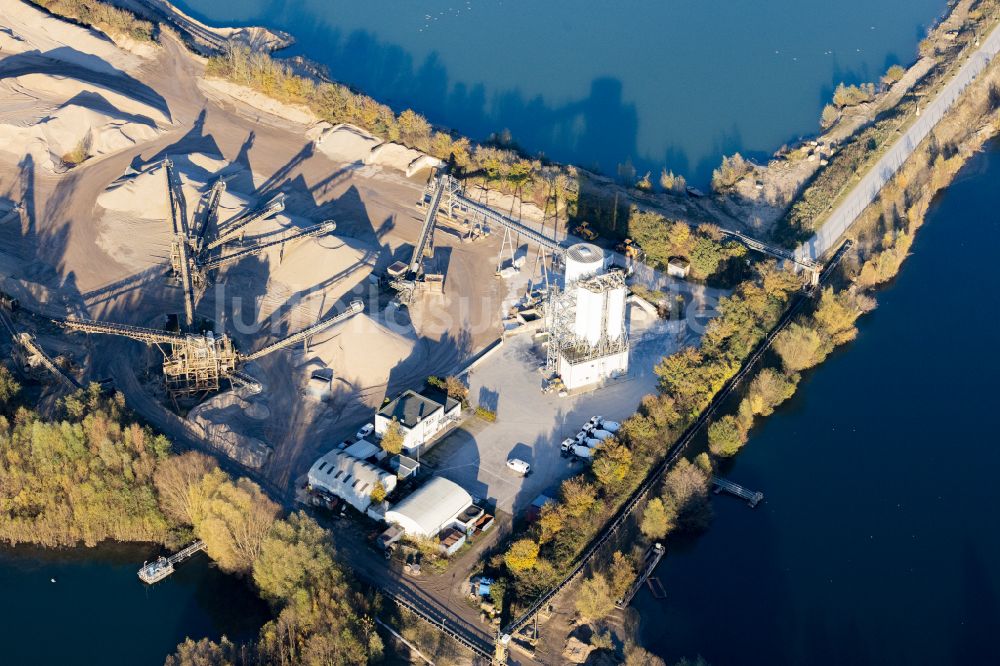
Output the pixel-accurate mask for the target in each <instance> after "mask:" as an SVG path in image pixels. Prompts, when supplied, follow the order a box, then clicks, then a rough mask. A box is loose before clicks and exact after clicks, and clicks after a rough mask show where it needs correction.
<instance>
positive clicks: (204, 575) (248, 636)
mask: <svg viewBox="0 0 1000 666" xmlns="http://www.w3.org/2000/svg"><path fill="white" fill-rule="evenodd" d="M157 553H158V551H157V550H156V549H155V548H154V549H151V548H148V547H145V546H137V545H104V546H100V547H98V548H95V549H85V548H74V549H70V550H44V549H38V548H24V547H18V548H14V549H11V548H8V547H5V548H2V549H0V600H2V601H3V604H4V608H3V612H2V618H0V619H2V621H0V646H2V647H0V664H4V665H5V666H34V665H36V664H66V665H77V664H79V665H80V666H84V665H89V664H101V665H102V666H160V665H161V664H163V660H164V659H165V658H166V656H167V655H168V654H170V653H172V652H173V651H174V649H175V648H176V647H177V644H178V643H180V642H181V641H183V640H184V639H185V638H186V637H188V636H190V637H191V638H193V639H195V640H197V639H200V638H205V637H208V638H211V639H213V640H219V638H220V637H222V636H223V635H226V636H228V637H229V638H230V640H232V641H233V642H234V643H245V642H249V641H251V640H253V639H254V638H255V637H256V635H257V631H258V629H260V627H261V625H263V624H264V622H266V621H267V620H268V617H269V613H268V608H267V606H266V605H265V604H264V602H262V601H261V600H260V599H259V598H257V596H256V595H255V594H254V592H253V590H252V589H251V588H250V586H249V585H248V584H247V583H246V582H244V581H241V580H239V579H236V578H234V577H232V576H227V575H225V574H223V573H221V572H220V571H219V570H218V569H216V568H215V567H214V566H212V565H211V563H210V560H209V559H208V558H207V557H206V556H205V555H204V554H198V555H195V556H194V557H193V558H192V559H190V560H188V561H187V562H185V563H183V564H181V565H178V567H177V571H176V572H175V573H174V574H173V575H172V576H171V577H170V578H168V579H166V580H165V581H163V582H160V583H158V584H156V585H153V586H148V585H144V584H143V583H142V582H141V581H140V580H139V578H138V576H137V575H136V572H137V571H138V570H139V567H140V566H142V563H143V560H144V559H146V558H149V559H152V558H153V556H154V555H155V554H157ZM53 579H54V580H55V582H53Z"/></svg>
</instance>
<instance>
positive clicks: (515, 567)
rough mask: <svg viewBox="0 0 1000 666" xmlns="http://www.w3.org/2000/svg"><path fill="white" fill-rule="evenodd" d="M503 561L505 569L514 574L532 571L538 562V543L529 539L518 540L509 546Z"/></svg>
mask: <svg viewBox="0 0 1000 666" xmlns="http://www.w3.org/2000/svg"><path fill="white" fill-rule="evenodd" d="M503 559H504V563H505V564H506V565H507V568H508V569H510V570H511V571H512V572H513V573H515V574H516V573H518V572H521V571H527V570H528V569H532V568H534V566H535V563H537V562H538V542H536V541H532V540H531V539H518V540H517V541H515V542H514V543H512V544H511V546H510V549H509V550H508V551H507V554H506V555H504V557H503Z"/></svg>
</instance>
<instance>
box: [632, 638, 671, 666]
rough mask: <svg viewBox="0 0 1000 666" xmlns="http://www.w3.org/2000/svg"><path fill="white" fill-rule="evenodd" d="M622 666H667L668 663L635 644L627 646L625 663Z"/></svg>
mask: <svg viewBox="0 0 1000 666" xmlns="http://www.w3.org/2000/svg"><path fill="white" fill-rule="evenodd" d="M622 666H666V662H664V661H663V660H662V659H660V658H659V657H657V656H656V655H655V654H653V653H652V652H650V651H649V650H646V649H645V648H643V647H640V646H638V645H636V644H635V643H629V644H628V645H626V646H625V661H623V662H622Z"/></svg>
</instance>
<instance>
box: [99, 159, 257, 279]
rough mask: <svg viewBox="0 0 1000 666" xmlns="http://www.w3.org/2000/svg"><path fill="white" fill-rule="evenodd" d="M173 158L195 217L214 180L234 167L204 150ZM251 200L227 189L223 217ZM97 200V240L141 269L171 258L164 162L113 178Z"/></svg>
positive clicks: (118, 258) (130, 265)
mask: <svg viewBox="0 0 1000 666" xmlns="http://www.w3.org/2000/svg"><path fill="white" fill-rule="evenodd" d="M170 159H171V160H172V161H173V163H174V167H175V169H176V171H177V173H178V175H179V176H180V181H181V190H182V191H183V193H184V201H185V207H186V210H187V215H188V219H189V220H190V219H191V217H192V215H193V214H194V212H195V210H197V208H198V202H199V200H200V199H201V197H202V196H203V195H204V194H205V193H206V192H207V191H208V190H209V189H210V188H211V184H212V183H213V182H214V181H215V179H216V178H218V177H219V176H220V175H221V174H223V173H225V172H226V170H227V169H229V168H231V167H229V164H228V162H226V161H225V160H223V159H220V158H217V157H212V156H209V155H204V154H201V153H192V154H190V155H171V156H170ZM247 199H248V197H245V196H243V195H240V194H239V193H238V192H231V191H229V190H227V191H226V192H225V194H224V195H223V198H222V199H221V201H220V205H219V210H220V217H230V216H231V215H234V214H235V213H236V212H238V211H239V210H242V209H243V206H245V205H246V203H247ZM97 205H98V206H99V208H100V223H99V231H98V236H97V239H96V242H97V245H98V246H99V247H100V248H101V249H102V250H104V251H105V252H107V253H108V254H109V255H111V256H113V257H115V260H116V261H118V262H119V263H121V264H122V265H124V266H126V267H128V268H129V269H131V270H132V271H133V272H138V271H142V270H146V269H148V268H150V267H152V266H155V265H157V264H160V263H163V262H164V261H166V260H168V259H169V256H170V244H171V241H172V237H173V225H172V224H171V222H170V204H169V202H168V199H167V190H166V175H165V172H164V170H163V168H162V167H161V166H160V164H159V163H157V164H151V165H146V166H145V167H144V168H143V170H142V171H140V172H139V173H138V174H135V175H132V176H128V177H123V178H120V179H119V180H117V181H115V182H114V183H112V184H111V185H110V186H109V187H108V188H107V189H106V190H104V191H103V192H101V194H100V195H98V197H97ZM224 208H228V212H227V211H226V210H223V209H224Z"/></svg>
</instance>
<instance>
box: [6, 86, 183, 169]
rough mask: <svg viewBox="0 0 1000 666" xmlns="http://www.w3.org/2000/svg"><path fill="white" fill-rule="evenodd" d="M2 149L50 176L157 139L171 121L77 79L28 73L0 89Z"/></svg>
mask: <svg viewBox="0 0 1000 666" xmlns="http://www.w3.org/2000/svg"><path fill="white" fill-rule="evenodd" d="M0 109H2V112H0V150H4V151H6V152H10V153H12V154H14V155H16V156H18V157H22V156H24V155H31V156H32V158H33V159H34V161H35V163H36V164H37V165H38V166H40V167H42V168H43V169H46V170H48V171H61V170H63V169H65V168H66V166H67V165H68V164H73V163H76V162H78V161H81V160H83V159H85V158H89V157H96V156H100V155H107V154H110V153H115V152H117V151H119V150H123V149H125V148H129V147H131V146H133V145H136V144H141V143H145V142H148V141H150V140H152V139H154V138H155V137H156V136H157V135H158V134H159V133H160V132H161V130H160V126H159V124H163V125H167V124H169V121H168V119H167V117H166V116H165V115H164V114H163V113H162V112H160V111H159V110H157V109H155V108H153V107H152V106H150V105H148V104H144V103H142V102H138V101H136V100H134V99H131V98H129V97H127V96H125V95H121V94H119V93H116V92H114V91H113V90H111V89H109V88H105V87H103V86H100V85H96V84H90V83H84V82H82V81H78V80H76V79H70V78H64V77H57V76H48V75H45V74H26V75H24V76H20V77H16V78H13V79H8V80H6V81H4V82H3V83H2V84H0Z"/></svg>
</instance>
